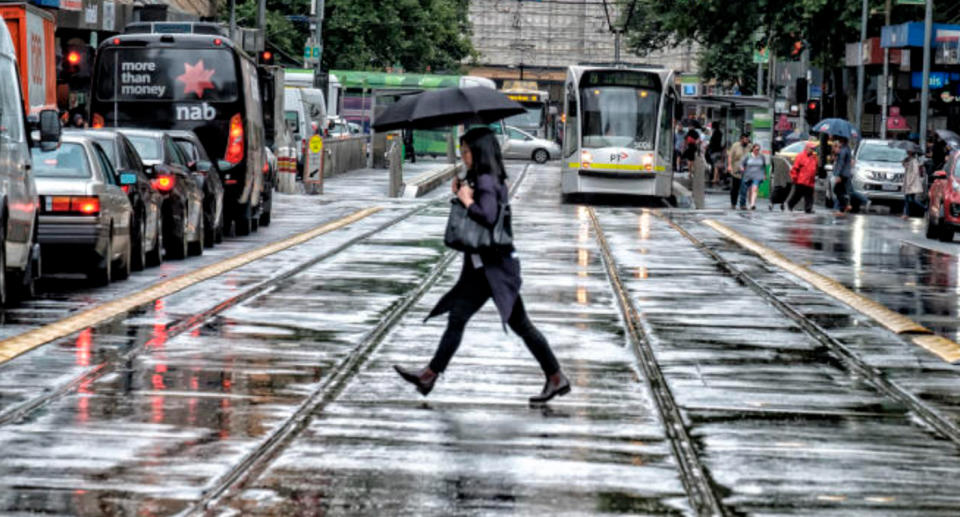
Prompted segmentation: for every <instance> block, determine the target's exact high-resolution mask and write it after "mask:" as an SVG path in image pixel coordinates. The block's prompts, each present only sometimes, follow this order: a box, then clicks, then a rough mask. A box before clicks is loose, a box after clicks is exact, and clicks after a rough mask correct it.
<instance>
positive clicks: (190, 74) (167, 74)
mask: <svg viewBox="0 0 960 517" xmlns="http://www.w3.org/2000/svg"><path fill="white" fill-rule="evenodd" d="M97 62H98V63H99V65H98V66H99V68H100V69H99V79H100V80H99V81H98V83H97V85H96V96H97V99H99V100H101V101H114V100H116V101H181V102H182V101H206V102H232V101H235V100H237V97H238V91H239V90H238V85H237V77H238V74H237V70H236V65H235V63H234V58H233V54H232V52H231V51H230V50H229V49H226V48H223V49H210V48H202V49H200V48H150V47H146V48H132V47H124V48H106V49H103V50H102V55H101V56H100V57H99V59H98V60H97Z"/></svg>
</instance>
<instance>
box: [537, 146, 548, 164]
mask: <svg viewBox="0 0 960 517" xmlns="http://www.w3.org/2000/svg"><path fill="white" fill-rule="evenodd" d="M549 159H550V153H548V152H547V150H546V149H537V150H536V151H534V152H533V161H535V162H537V163H547V160H549Z"/></svg>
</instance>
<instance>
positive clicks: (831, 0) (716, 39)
mask: <svg viewBox="0 0 960 517" xmlns="http://www.w3.org/2000/svg"><path fill="white" fill-rule="evenodd" d="M622 1H624V2H631V1H633V0H622ZM637 2H638V3H637V11H636V13H635V15H634V16H633V18H632V19H631V23H630V26H629V27H628V28H627V31H628V32H627V36H628V38H627V45H628V46H629V47H630V48H631V49H632V50H633V51H634V52H636V53H638V54H639V55H645V54H647V53H649V52H652V51H654V50H657V49H661V48H664V47H665V46H668V45H676V44H680V43H686V42H697V43H699V44H700V45H701V48H703V51H702V52H701V56H700V63H701V76H703V77H704V78H707V79H710V78H716V79H718V80H724V81H733V82H737V83H739V84H741V86H743V85H744V84H745V83H751V82H755V81H754V80H753V79H751V78H752V77H753V76H754V75H756V65H754V64H753V63H752V62H751V59H750V56H751V54H752V47H753V45H754V42H755V41H756V40H758V39H759V40H760V41H763V42H766V43H769V44H770V46H771V48H772V49H773V51H774V53H775V54H776V55H777V56H787V55H789V52H790V49H791V47H792V46H793V44H794V42H795V41H797V40H798V39H802V40H804V41H806V42H807V43H808V48H809V49H810V58H811V62H813V63H816V64H818V65H820V66H822V67H833V66H838V65H840V64H841V63H842V62H843V56H844V45H845V43H847V42H850V41H856V40H858V39H859V38H860V32H859V31H860V5H861V4H860V2H850V1H845V2H838V1H836V0H675V1H673V2H663V1H660V0H637ZM870 6H871V8H873V9H882V8H883V0H870ZM748 89H752V88H748Z"/></svg>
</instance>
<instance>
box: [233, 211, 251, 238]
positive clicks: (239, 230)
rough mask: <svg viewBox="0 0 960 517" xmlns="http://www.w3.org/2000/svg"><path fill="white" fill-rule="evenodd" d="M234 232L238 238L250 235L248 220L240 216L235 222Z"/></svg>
mask: <svg viewBox="0 0 960 517" xmlns="http://www.w3.org/2000/svg"><path fill="white" fill-rule="evenodd" d="M234 230H235V231H236V234H237V236H238V237H246V236H247V235H250V218H249V217H247V216H245V215H242V214H241V215H240V217H237V218H236V220H235V224H234Z"/></svg>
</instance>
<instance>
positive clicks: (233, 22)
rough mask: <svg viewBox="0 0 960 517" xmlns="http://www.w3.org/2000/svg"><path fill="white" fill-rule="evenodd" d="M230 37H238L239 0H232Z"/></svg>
mask: <svg viewBox="0 0 960 517" xmlns="http://www.w3.org/2000/svg"><path fill="white" fill-rule="evenodd" d="M230 39H231V40H234V41H236V39H237V0H230Z"/></svg>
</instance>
